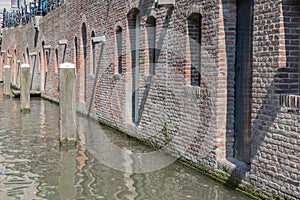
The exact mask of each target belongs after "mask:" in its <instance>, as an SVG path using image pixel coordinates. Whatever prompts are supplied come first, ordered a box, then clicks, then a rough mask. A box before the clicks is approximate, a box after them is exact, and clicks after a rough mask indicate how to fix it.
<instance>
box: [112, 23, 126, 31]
mask: <svg viewBox="0 0 300 200" xmlns="http://www.w3.org/2000/svg"><path fill="white" fill-rule="evenodd" d="M118 27H121V28H122V29H124V27H125V26H124V24H123V23H122V22H121V21H117V22H116V23H115V25H114V31H116V30H117V29H118Z"/></svg>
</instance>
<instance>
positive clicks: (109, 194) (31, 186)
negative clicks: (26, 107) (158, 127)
mask: <svg viewBox="0 0 300 200" xmlns="http://www.w3.org/2000/svg"><path fill="white" fill-rule="evenodd" d="M2 93H3V87H2V86H1V85H0V95H1V96H0V97H1V98H0V199H1V200H2V199H3V200H8V199H24V200H29V199H53V200H59V199H62V200H66V199H82V200H86V199H91V200H92V199H108V200H111V199H112V200H123V199H124V200H126V199H128V200H139V199H149V200H152V199H153V200H169V199H170V200H181V199H182V200H189V199H197V200H198V199H199V200H212V199H214V200H221V199H222V200H223V199H224V200H227V199H228V200H229V199H230V200H231V199H238V200H248V199H249V198H248V197H246V196H244V195H243V194H241V193H238V192H236V191H234V190H231V189H229V188H226V187H224V186H223V185H222V184H220V183H218V182H216V181H214V180H212V179H211V178H209V177H207V176H205V175H203V174H201V173H200V172H199V171H196V170H193V169H191V168H188V167H186V166H184V165H183V164H181V163H179V162H175V163H173V164H171V165H169V166H167V167H165V168H163V169H160V170H158V171H154V172H148V173H133V172H130V170H129V171H127V172H122V171H120V170H116V169H112V168H110V167H108V166H107V165H105V164H103V162H101V159H99V155H97V153H98V154H99V152H98V151H97V149H100V148H101V147H100V146H99V147H98V146H97V145H103V144H101V142H97V140H100V139H101V138H99V137H98V136H99V135H100V134H105V136H106V138H108V139H109V140H110V142H112V143H113V144H114V145H116V146H118V147H119V148H121V149H125V150H126V151H129V152H150V151H152V149H150V148H149V147H146V146H144V145H142V144H140V143H139V142H137V141H136V140H134V139H132V138H129V137H127V136H126V135H124V134H121V133H119V132H117V131H114V130H112V129H110V128H108V127H106V126H103V125H100V124H99V123H98V122H96V121H94V120H92V119H88V118H86V117H84V116H81V115H79V116H78V118H77V123H78V134H79V138H80V142H79V144H78V147H77V148H75V149H61V148H59V143H58V141H57V140H58V133H59V129H58V119H59V118H58V115H59V107H58V106H57V105H56V104H53V103H51V102H49V101H47V100H43V99H39V98H36V99H32V101H31V112H30V113H21V112H20V100H19V99H7V98H3V97H2V96H3V95H2ZM100 132H101V133H100ZM91 144H92V145H91ZM108 152H109V150H108ZM114 156H115V155H114V154H112V155H111V158H110V159H114ZM123 159H125V160H126V158H123ZM115 162H116V163H117V164H118V160H116V161H115ZM120 163H121V162H120ZM129 163H130V162H129Z"/></svg>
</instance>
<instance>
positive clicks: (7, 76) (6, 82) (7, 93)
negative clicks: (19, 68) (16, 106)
mask: <svg viewBox="0 0 300 200" xmlns="http://www.w3.org/2000/svg"><path fill="white" fill-rule="evenodd" d="M10 82H11V80H10V66H9V65H5V66H4V96H11V88H10Z"/></svg>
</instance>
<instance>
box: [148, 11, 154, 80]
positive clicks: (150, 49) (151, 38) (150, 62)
mask: <svg viewBox="0 0 300 200" xmlns="http://www.w3.org/2000/svg"><path fill="white" fill-rule="evenodd" d="M146 35H147V38H146V39H147V47H146V48H147V51H146V52H147V54H148V58H147V59H146V60H147V61H148V64H147V68H148V69H147V70H146V71H147V72H146V74H149V75H150V76H153V75H155V63H156V61H157V58H156V46H157V45H156V18H155V17H154V16H149V17H148V18H147V20H146Z"/></svg>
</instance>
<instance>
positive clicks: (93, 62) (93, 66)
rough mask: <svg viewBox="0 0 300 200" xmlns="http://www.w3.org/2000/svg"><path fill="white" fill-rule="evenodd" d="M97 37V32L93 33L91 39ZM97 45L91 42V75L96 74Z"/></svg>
mask: <svg viewBox="0 0 300 200" xmlns="http://www.w3.org/2000/svg"><path fill="white" fill-rule="evenodd" d="M93 37H95V32H94V31H92V34H91V38H93ZM95 47H96V45H95V43H94V42H93V41H92V40H91V69H90V73H91V74H95V73H96V48H95Z"/></svg>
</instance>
